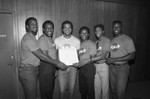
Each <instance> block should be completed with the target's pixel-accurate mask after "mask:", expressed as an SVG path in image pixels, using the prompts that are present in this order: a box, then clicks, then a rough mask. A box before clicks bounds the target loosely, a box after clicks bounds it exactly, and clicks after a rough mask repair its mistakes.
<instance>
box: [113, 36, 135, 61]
mask: <svg viewBox="0 0 150 99" xmlns="http://www.w3.org/2000/svg"><path fill="white" fill-rule="evenodd" d="M134 51H135V47H134V43H133V40H132V39H131V38H130V37H129V36H127V35H125V34H122V35H120V36H118V37H115V38H114V39H113V40H112V42H111V54H110V55H111V57H112V58H116V57H122V56H125V55H127V54H128V53H132V52H134Z"/></svg>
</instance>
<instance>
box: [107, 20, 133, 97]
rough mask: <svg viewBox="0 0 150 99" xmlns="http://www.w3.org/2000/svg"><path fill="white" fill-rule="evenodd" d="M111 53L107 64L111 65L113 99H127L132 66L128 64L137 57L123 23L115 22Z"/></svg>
mask: <svg viewBox="0 0 150 99" xmlns="http://www.w3.org/2000/svg"><path fill="white" fill-rule="evenodd" d="M112 27H113V35H114V38H113V39H112V41H111V53H110V58H108V60H107V62H108V64H110V65H111V66H110V85H111V90H112V96H113V99H125V92H126V86H127V81H128V76H129V69H130V66H129V64H128V62H129V61H130V60H132V59H134V57H135V47H134V44H133V40H132V39H131V38H130V37H129V36H127V35H125V34H123V31H122V22H121V21H118V20H117V21H113V26H112Z"/></svg>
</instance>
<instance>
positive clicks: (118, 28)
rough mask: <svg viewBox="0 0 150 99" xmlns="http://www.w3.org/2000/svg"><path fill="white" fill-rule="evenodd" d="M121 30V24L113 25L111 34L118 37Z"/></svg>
mask: <svg viewBox="0 0 150 99" xmlns="http://www.w3.org/2000/svg"><path fill="white" fill-rule="evenodd" d="M121 29H122V27H121V24H119V23H115V24H114V25H113V33H114V35H115V36H116V35H119V34H120V33H121V31H122V30H121Z"/></svg>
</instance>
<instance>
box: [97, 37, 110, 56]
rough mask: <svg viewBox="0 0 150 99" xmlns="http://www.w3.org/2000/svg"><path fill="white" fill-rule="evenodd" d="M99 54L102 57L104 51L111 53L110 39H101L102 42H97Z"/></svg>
mask: <svg viewBox="0 0 150 99" xmlns="http://www.w3.org/2000/svg"><path fill="white" fill-rule="evenodd" d="M95 43H96V47H97V54H98V55H101V54H102V52H103V51H110V39H109V38H107V37H104V36H103V37H101V40H100V41H99V40H98V41H96V42H95Z"/></svg>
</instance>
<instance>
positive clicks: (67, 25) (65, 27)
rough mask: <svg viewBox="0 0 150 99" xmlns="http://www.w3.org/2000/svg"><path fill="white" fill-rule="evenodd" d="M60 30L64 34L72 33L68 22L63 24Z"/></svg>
mask: <svg viewBox="0 0 150 99" xmlns="http://www.w3.org/2000/svg"><path fill="white" fill-rule="evenodd" d="M62 31H63V32H64V35H65V36H70V35H72V34H71V33H72V28H71V25H70V24H64V26H63V29H62Z"/></svg>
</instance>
